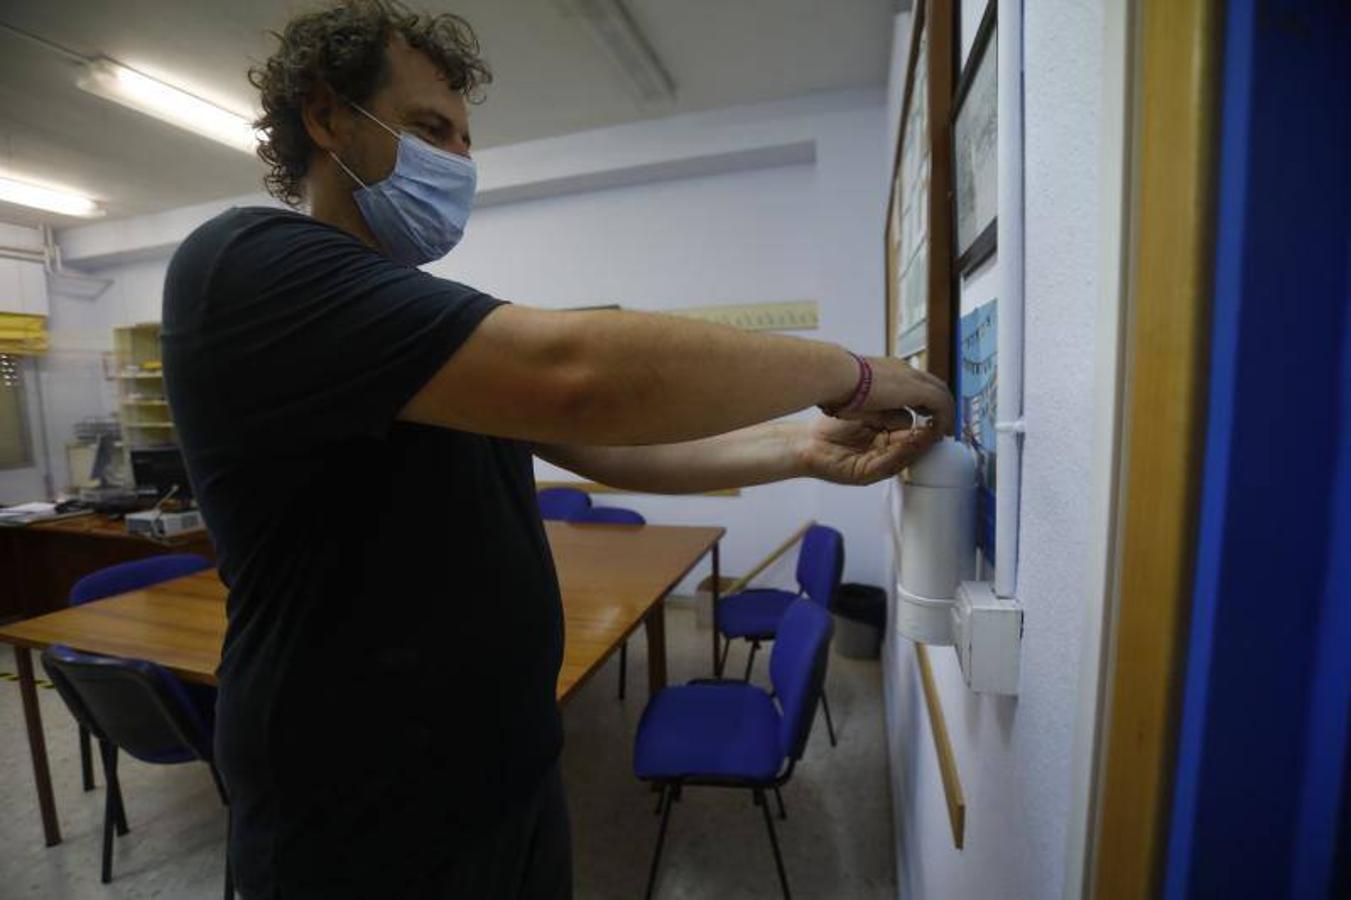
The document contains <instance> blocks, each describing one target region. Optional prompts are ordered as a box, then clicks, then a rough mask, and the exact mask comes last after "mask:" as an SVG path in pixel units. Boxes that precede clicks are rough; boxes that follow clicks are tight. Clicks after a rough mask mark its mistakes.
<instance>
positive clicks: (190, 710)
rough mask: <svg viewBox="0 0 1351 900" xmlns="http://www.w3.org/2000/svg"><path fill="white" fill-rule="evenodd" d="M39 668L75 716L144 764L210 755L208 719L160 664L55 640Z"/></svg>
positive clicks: (99, 735)
mask: <svg viewBox="0 0 1351 900" xmlns="http://www.w3.org/2000/svg"><path fill="white" fill-rule="evenodd" d="M42 666H43V668H44V669H46V670H47V675H48V677H49V678H51V680H52V684H53V685H54V686H55V687H56V690H57V692H58V693H59V694H60V695H61V699H63V700H65V701H66V706H68V707H69V708H70V712H71V714H72V715H73V716H75V720H76V721H77V722H79V723H80V724H81V725H84V726H85V727H86V728H88V729H89V730H90V731H91V732H92V733H93V734H94V735H95V736H96V737H98V738H100V739H101V740H106V741H111V742H112V743H114V744H116V745H117V746H118V747H120V748H122V749H123V750H125V751H126V752H128V753H130V754H131V755H132V756H134V757H136V758H137V759H141V760H144V761H146V762H183V761H185V760H188V759H194V758H196V759H204V760H210V759H211V737H212V731H213V727H212V724H211V722H210V721H209V720H207V719H205V718H204V717H203V716H202V713H201V712H200V711H199V710H198V708H197V705H196V704H195V703H194V702H193V700H192V698H191V696H189V694H188V692H187V691H186V690H185V689H184V687H183V685H182V684H181V683H180V682H179V681H178V679H176V678H175V677H174V676H173V675H172V674H170V673H169V672H168V671H167V670H166V669H164V668H163V667H161V666H158V665H156V664H155V663H152V662H147V661H146V660H143V659H124V658H122V657H116V656H99V655H95V654H91V653H81V652H79V651H77V650H72V649H70V648H69V647H65V646H62V645H61V644H53V645H52V646H50V647H48V648H47V649H46V650H44V651H42Z"/></svg>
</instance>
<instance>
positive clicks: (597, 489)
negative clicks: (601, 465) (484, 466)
mask: <svg viewBox="0 0 1351 900" xmlns="http://www.w3.org/2000/svg"><path fill="white" fill-rule="evenodd" d="M556 487H567V488H576V489H577V490H579V491H586V492H587V493H588V494H643V493H646V491H629V490H625V489H624V488H617V487H610V486H609V485H608V484H601V483H600V482H598V481H536V482H535V489H536V490H540V491H542V490H544V489H545V488H556ZM662 496H676V495H662ZM679 496H682V497H739V496H741V488H722V489H721V490H716V491H698V492H696V493H693V494H680V495H679Z"/></svg>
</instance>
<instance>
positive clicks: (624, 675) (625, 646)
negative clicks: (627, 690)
mask: <svg viewBox="0 0 1351 900" xmlns="http://www.w3.org/2000/svg"><path fill="white" fill-rule="evenodd" d="M628 671H629V642H628V641H625V642H624V643H622V644H620V645H619V699H620V700H623V699H624V685H625V684H626V683H627V682H628V680H629V679H628Z"/></svg>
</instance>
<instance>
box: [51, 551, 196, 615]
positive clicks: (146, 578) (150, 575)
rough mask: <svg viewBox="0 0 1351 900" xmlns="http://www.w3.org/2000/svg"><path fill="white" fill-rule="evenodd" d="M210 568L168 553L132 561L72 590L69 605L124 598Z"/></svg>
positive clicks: (99, 573)
mask: <svg viewBox="0 0 1351 900" xmlns="http://www.w3.org/2000/svg"><path fill="white" fill-rule="evenodd" d="M209 568H211V563H210V561H209V560H207V558H206V557H204V556H198V555H197V554H196V553H165V554H162V555H160V556H147V557H146V558H145V559H133V560H132V561H131V562H124V563H118V564H117V565H115V566H109V567H108V568H106V569H99V570H98V571H97V572H93V573H91V574H89V575H86V576H84V577H83V578H81V579H80V580H79V581H77V582H75V586H74V587H73V588H71V589H70V605H71V606H79V605H80V604H81V603H89V602H90V601H91V600H102V599H103V598H104V597H111V596H113V595H114V594H124V593H126V592H127V591H134V590H136V589H137V588H143V587H148V586H149V585H152V584H159V583H160V582H161V581H172V580H173V579H175V578H182V577H183V576H184V575H191V574H193V573H194V572H200V571H202V570H203V569H209Z"/></svg>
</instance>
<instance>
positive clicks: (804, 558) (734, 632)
mask: <svg viewBox="0 0 1351 900" xmlns="http://www.w3.org/2000/svg"><path fill="white" fill-rule="evenodd" d="M843 575H844V538H843V536H841V535H840V533H839V532H838V531H836V530H835V529H834V528H831V527H829V526H827V525H813V526H812V527H810V528H808V529H807V533H806V534H805V535H804V536H803V538H802V549H801V551H800V552H799V554H798V559H797V582H798V587H799V591H798V593H796V594H794V593H793V592H791V591H780V590H775V589H773V588H756V589H753V590H748V591H742V592H740V593H737V594H732V595H731V596H728V597H723V598H722V599H720V600H719V601H718V608H717V609H716V610H715V611H714V615H713V618H714V622H715V625H716V627H717V629H718V631H719V632H721V633H722V636H723V647H722V658H721V659H719V660H718V668H717V671H716V672H714V674H715V675H716V676H718V677H719V678H721V677H722V673H723V669H724V668H725V667H726V664H727V651H728V650H729V649H731V646H732V639H733V638H743V639H745V640H748V641H750V642H751V650H750V654H749V655H748V656H747V657H746V675H745V678H744V680H746V681H750V678H751V666H752V665H753V664H754V663H755V654H756V651H758V650H759V649H760V642H761V641H772V640H774V635H775V632H776V631H777V630H778V627H779V622H780V621H781V620H782V619H783V614H784V611H785V610H786V609H788V607H789V606H791V605H792V604H793V603H794V602H795V601H796V600H797V599H798V598H799V597H806V598H807V599H809V600H811V601H812V602H814V603H816V604H817V605H819V606H820V607H821V608H822V609H824V610H829V609H830V604H831V600H832V598H834V596H835V591H836V590H837V589H838V588H839V586H840V579H841V578H842V577H843ZM821 707H822V710H823V711H824V712H825V714H826V732H827V733H828V734H829V735H830V746H832V747H834V746H835V723H834V722H833V721H832V720H831V717H830V703H829V702H828V701H827V700H826V693H825V690H824V688H823V689H822V691H821Z"/></svg>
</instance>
